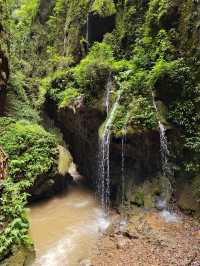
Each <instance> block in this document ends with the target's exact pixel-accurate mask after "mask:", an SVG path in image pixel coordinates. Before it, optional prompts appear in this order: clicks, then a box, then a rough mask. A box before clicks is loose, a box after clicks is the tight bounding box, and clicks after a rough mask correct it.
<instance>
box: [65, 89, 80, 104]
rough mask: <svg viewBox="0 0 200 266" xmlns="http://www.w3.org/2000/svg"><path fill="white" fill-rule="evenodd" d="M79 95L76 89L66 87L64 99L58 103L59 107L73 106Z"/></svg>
mask: <svg viewBox="0 0 200 266" xmlns="http://www.w3.org/2000/svg"><path fill="white" fill-rule="evenodd" d="M79 96H80V93H79V91H78V90H77V89H75V88H66V89H65V91H64V99H63V101H62V102H61V104H60V108H65V107H66V106H73V105H74V104H75V103H76V101H77V98H78V97H79Z"/></svg>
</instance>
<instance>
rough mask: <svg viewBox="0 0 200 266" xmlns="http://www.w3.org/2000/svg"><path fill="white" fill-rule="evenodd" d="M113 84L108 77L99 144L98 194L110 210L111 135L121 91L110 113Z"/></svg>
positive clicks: (102, 203)
mask: <svg viewBox="0 0 200 266" xmlns="http://www.w3.org/2000/svg"><path fill="white" fill-rule="evenodd" d="M111 88H112V84H111V83H110V80H109V79H108V83H107V88H106V89H107V95H106V108H107V112H108V114H107V121H106V124H105V126H104V131H103V134H102V137H101V139H100V144H99V147H100V149H99V180H98V194H99V197H100V200H101V205H102V207H103V208H104V209H106V210H108V208H109V205H110V137H111V128H112V123H113V120H114V116H115V112H116V110H117V107H118V105H119V100H120V97H121V93H119V94H118V97H117V99H116V101H115V103H114V105H113V107H112V110H111V111H110V113H109V105H110V104H109V95H110V92H111Z"/></svg>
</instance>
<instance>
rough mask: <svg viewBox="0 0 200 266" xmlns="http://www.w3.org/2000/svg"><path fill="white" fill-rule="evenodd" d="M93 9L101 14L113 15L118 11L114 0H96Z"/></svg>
mask: <svg viewBox="0 0 200 266" xmlns="http://www.w3.org/2000/svg"><path fill="white" fill-rule="evenodd" d="M92 11H93V12H94V13H97V14H99V15H100V16H103V17H104V16H105V17H106V16H112V15H114V14H115V13H116V9H115V4H114V2H113V1H112V0H95V1H94V3H93V5H92Z"/></svg>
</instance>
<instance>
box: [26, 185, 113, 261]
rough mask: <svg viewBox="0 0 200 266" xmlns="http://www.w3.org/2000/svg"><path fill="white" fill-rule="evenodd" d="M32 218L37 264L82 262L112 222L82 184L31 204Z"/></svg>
mask: <svg viewBox="0 0 200 266" xmlns="http://www.w3.org/2000/svg"><path fill="white" fill-rule="evenodd" d="M29 218H30V223H31V227H30V234H31V236H32V238H33V241H34V244H35V249H36V260H35V262H34V264H33V265H34V266H76V265H80V261H82V260H85V259H88V258H90V256H91V255H92V251H93V249H94V248H95V247H96V244H97V242H98V239H99V237H100V236H101V234H102V233H103V232H104V231H105V230H106V229H107V227H108V226H109V224H110V221H109V218H108V217H107V215H106V214H105V212H104V211H103V210H102V209H101V208H100V207H99V205H98V203H97V201H96V200H95V197H94V195H93V193H91V191H89V190H86V189H85V188H82V187H73V188H71V189H70V190H68V191H66V192H65V193H63V194H62V195H59V196H56V197H54V198H52V199H49V200H46V201H44V202H39V203H37V204H34V205H32V206H30V209H29Z"/></svg>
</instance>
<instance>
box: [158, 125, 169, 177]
mask: <svg viewBox="0 0 200 266" xmlns="http://www.w3.org/2000/svg"><path fill="white" fill-rule="evenodd" d="M159 130H160V151H161V162H162V171H163V174H164V176H168V175H169V173H170V172H171V171H170V168H169V162H168V157H169V155H170V152H169V149H168V141H167V136H166V129H165V127H164V125H163V124H162V123H161V122H160V121H159Z"/></svg>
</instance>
